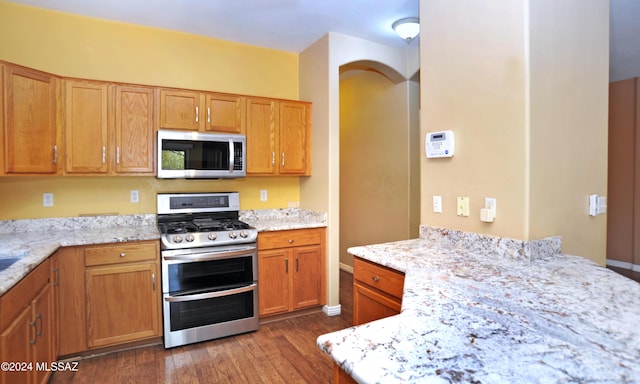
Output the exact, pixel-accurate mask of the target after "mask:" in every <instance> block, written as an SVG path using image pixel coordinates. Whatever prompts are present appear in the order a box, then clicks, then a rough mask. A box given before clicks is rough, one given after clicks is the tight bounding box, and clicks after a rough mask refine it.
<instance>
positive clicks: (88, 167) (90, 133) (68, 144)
mask: <svg viewBox="0 0 640 384" xmlns="http://www.w3.org/2000/svg"><path fill="white" fill-rule="evenodd" d="M107 102H108V85H107V83H101V82H88V81H83V80H66V81H65V126H64V137H65V160H66V161H65V172H67V173H106V172H107V171H108V170H109V167H108V163H107V158H108V154H107V146H108V139H109V136H108V123H107Z"/></svg>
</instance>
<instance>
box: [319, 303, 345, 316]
mask: <svg viewBox="0 0 640 384" xmlns="http://www.w3.org/2000/svg"><path fill="white" fill-rule="evenodd" d="M322 312H324V314H325V315H327V316H338V315H340V313H342V306H341V305H340V304H338V305H334V306H332V307H330V306H328V305H325V306H323V307H322Z"/></svg>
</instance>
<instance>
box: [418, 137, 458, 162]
mask: <svg viewBox="0 0 640 384" xmlns="http://www.w3.org/2000/svg"><path fill="white" fill-rule="evenodd" d="M424 150H425V153H426V155H427V158H428V159H432V158H437V157H451V156H453V153H454V152H455V140H454V138H453V131H440V132H430V133H427V137H426V138H425V141H424Z"/></svg>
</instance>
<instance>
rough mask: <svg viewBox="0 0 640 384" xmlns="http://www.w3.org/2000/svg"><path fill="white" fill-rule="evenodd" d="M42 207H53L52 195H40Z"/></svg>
mask: <svg viewBox="0 0 640 384" xmlns="http://www.w3.org/2000/svg"><path fill="white" fill-rule="evenodd" d="M42 206H44V207H53V193H43V194H42Z"/></svg>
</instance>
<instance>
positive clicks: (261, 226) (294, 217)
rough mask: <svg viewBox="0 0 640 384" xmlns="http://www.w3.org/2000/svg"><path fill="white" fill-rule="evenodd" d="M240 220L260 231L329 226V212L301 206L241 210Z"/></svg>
mask: <svg viewBox="0 0 640 384" xmlns="http://www.w3.org/2000/svg"><path fill="white" fill-rule="evenodd" d="M240 220H242V221H244V222H246V223H247V224H249V225H251V226H253V227H255V228H256V229H257V230H258V231H259V232H267V231H284V230H289V229H304V228H319V227H326V226H327V214H326V213H321V212H315V211H310V210H306V209H299V208H283V209H265V210H246V211H240Z"/></svg>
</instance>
